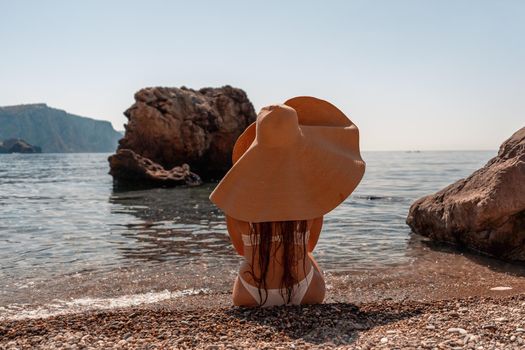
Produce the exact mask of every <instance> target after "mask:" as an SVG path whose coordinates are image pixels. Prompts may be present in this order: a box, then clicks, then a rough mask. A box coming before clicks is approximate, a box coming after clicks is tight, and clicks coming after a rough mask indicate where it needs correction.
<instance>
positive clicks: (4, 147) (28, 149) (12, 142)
mask: <svg viewBox="0 0 525 350" xmlns="http://www.w3.org/2000/svg"><path fill="white" fill-rule="evenodd" d="M0 153H42V148H40V147H39V146H34V145H30V144H29V143H28V142H26V141H24V140H22V139H7V140H5V141H0Z"/></svg>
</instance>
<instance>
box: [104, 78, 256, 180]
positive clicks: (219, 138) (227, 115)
mask: <svg viewBox="0 0 525 350" xmlns="http://www.w3.org/2000/svg"><path fill="white" fill-rule="evenodd" d="M124 114H125V115H126V117H127V118H128V123H127V124H126V125H124V128H125V135H124V137H123V138H122V139H120V140H119V146H118V148H117V152H116V154H114V155H112V156H110V157H108V161H109V164H110V168H111V170H110V172H109V173H110V174H111V175H112V176H113V177H114V179H117V180H119V179H121V180H132V181H139V182H140V180H141V179H145V180H148V181H153V182H155V181H158V182H159V184H162V183H166V178H169V176H168V175H167V173H166V171H168V170H165V169H174V168H176V167H181V166H182V165H183V164H186V165H185V169H186V168H187V170H188V171H189V169H191V172H190V173H191V174H192V175H191V178H192V179H193V178H199V177H200V178H203V179H204V180H214V179H219V178H221V177H222V176H223V175H224V174H225V173H226V172H227V171H228V170H229V169H230V167H231V165H232V163H231V153H232V150H233V145H234V144H235V141H236V139H237V137H238V136H239V135H240V134H241V133H242V132H243V131H244V129H246V127H247V126H248V125H250V124H251V123H252V122H254V121H255V118H256V114H255V110H254V108H253V106H252V104H251V103H250V101H249V100H248V97H247V96H246V93H245V92H244V91H242V90H241V89H236V88H233V87H231V86H224V87H221V88H203V89H200V90H193V89H188V88H186V87H181V88H165V87H153V88H145V89H142V90H140V91H138V92H137V93H136V94H135V103H134V104H133V105H132V106H131V107H130V108H129V109H128V110H126V111H125V112H124ZM153 164H154V165H153ZM152 167H153V168H155V169H157V170H155V171H152V170H151V169H153V168H152ZM188 167H189V168H188ZM169 171H171V170H169ZM177 171H178V170H177ZM175 177H178V175H177V176H175ZM191 181H192V182H193V180H191ZM199 181H200V180H199Z"/></svg>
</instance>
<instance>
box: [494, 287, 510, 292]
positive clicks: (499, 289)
mask: <svg viewBox="0 0 525 350" xmlns="http://www.w3.org/2000/svg"><path fill="white" fill-rule="evenodd" d="M511 289H512V287H504V286H500V287H492V288H490V290H497V291H502V290H511Z"/></svg>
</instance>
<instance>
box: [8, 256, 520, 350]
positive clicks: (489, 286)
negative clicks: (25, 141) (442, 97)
mask: <svg viewBox="0 0 525 350" xmlns="http://www.w3.org/2000/svg"><path fill="white" fill-rule="evenodd" d="M430 254H434V255H435V256H434V258H436V259H437V258H438V257H441V259H443V260H449V261H452V262H453V263H454V264H458V265H457V267H456V268H455V269H452V268H450V269H447V268H445V267H444V266H445V265H444V264H445V263H444V262H441V261H435V260H434V261H431V260H425V261H420V262H418V263H417V264H415V265H413V266H410V267H408V268H407V267H406V266H401V267H393V268H385V269H378V270H375V271H366V272H361V273H355V274H351V275H349V274H334V273H330V272H327V273H325V275H326V280H327V287H328V291H327V298H326V300H325V303H324V304H321V305H304V306H285V307H273V308H262V309H249V308H239V307H234V306H232V305H231V294H230V286H231V285H230V283H231V282H232V281H233V277H234V273H233V271H231V272H230V273H229V274H227V276H228V277H227V278H226V279H225V280H224V281H221V282H217V278H215V282H213V280H214V279H213V276H217V275H218V272H219V271H215V270H208V271H206V273H204V270H202V268H200V269H201V270H200V271H193V273H194V275H193V278H191V275H190V274H187V275H185V274H184V272H183V271H157V272H156V273H157V276H156V277H155V278H153V279H151V281H149V280H148V278H147V276H151V275H152V271H148V270H144V271H142V272H137V271H128V272H127V273H124V272H122V271H119V272H118V276H120V278H110V277H111V276H104V278H101V279H99V280H93V279H92V278H86V280H85V281H82V280H80V281H77V282H76V285H77V288H75V289H70V290H68V289H67V288H66V287H65V285H66V284H71V281H67V280H66V281H63V282H60V283H58V282H57V284H54V285H53V284H49V283H48V284H46V285H45V286H38V285H35V286H34V287H33V291H32V294H33V295H36V299H38V300H45V299H46V296H45V292H46V291H47V292H49V289H50V288H51V289H55V293H54V294H55V295H56V294H57V293H58V294H60V293H65V292H64V291H68V292H67V293H69V294H68V296H69V297H70V299H71V300H77V301H78V300H79V299H75V298H77V297H78V296H80V295H85V294H92V295H94V296H95V295H99V296H100V295H105V297H107V299H104V300H107V303H106V305H102V304H101V303H100V300H103V299H97V300H99V302H98V304H96V305H94V307H90V308H87V307H86V308H77V309H72V308H70V309H67V308H66V309H61V310H60V312H55V313H51V312H48V313H42V312H41V311H42V310H43V309H44V307H43V306H40V307H36V308H35V310H36V311H39V312H33V313H29V312H26V313H25V314H24V313H22V312H21V311H18V312H17V311H16V310H11V313H5V312H4V313H3V314H2V315H3V316H2V317H0V349H35V348H37V349H38V348H40V349H480V350H481V349H523V348H525V277H523V276H524V274H523V271H522V270H521V268H517V267H516V268H514V269H512V270H511V269H507V270H506V271H504V270H503V269H502V265H483V264H482V263H480V261H478V260H472V259H471V258H472V256H469V255H463V254H455V255H454V254H444V253H440V255H437V254H436V253H430ZM432 264H434V265H437V266H439V268H433V267H432ZM496 264H497V263H496ZM195 272H198V273H195ZM201 272H203V273H201ZM131 276H134V277H131ZM159 276H160V277H159ZM181 276H182V277H181ZM184 276H186V277H184ZM196 276H198V277H196ZM210 276H212V277H211V278H210ZM93 278H94V277H93ZM132 279H137V280H140V281H141V283H140V284H138V285H134V287H131V284H130V280H132ZM159 280H162V281H164V284H162V285H161V286H160V287H162V288H165V290H180V289H182V288H186V290H193V291H194V292H193V293H179V294H176V293H171V294H170V295H168V297H166V298H163V299H162V300H160V299H159V300H155V301H150V302H146V301H142V302H140V301H139V302H136V303H133V304H130V305H127V306H126V305H124V304H122V303H119V302H117V300H120V301H122V300H124V299H122V297H118V296H119V295H121V294H122V293H123V292H124V291H130V290H132V291H134V292H135V293H141V292H142V293H146V292H147V291H150V290H152V288H153V287H154V286H157V285H158V281H159ZM62 283H63V284H62ZM90 285H96V286H97V289H92V288H90ZM205 286H208V287H212V288H211V289H209V288H204V287H205ZM40 288H42V289H40ZM188 288H189V289H188ZM80 290H81V291H80ZM39 293H40V294H39ZM77 294H78V295H77ZM136 295H139V294H136ZM142 295H145V294H142ZM68 296H67V295H65V294H63V295H60V297H61V298H63V299H67V297H68ZM83 300H85V299H83ZM84 303H85V302H84ZM79 304H80V303H77V305H79ZM26 311H27V310H26Z"/></svg>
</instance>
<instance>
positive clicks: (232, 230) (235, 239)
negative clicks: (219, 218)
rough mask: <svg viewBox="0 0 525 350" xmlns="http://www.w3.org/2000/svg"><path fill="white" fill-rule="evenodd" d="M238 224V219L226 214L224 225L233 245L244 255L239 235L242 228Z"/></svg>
mask: <svg viewBox="0 0 525 350" xmlns="http://www.w3.org/2000/svg"><path fill="white" fill-rule="evenodd" d="M239 224H240V222H239V221H238V220H235V219H233V218H231V217H229V216H228V215H226V227H227V228H228V233H229V234H230V239H231V241H232V244H233V247H234V248H235V250H236V251H237V253H239V255H241V256H244V244H243V243H242V237H241V234H242V229H241V228H240V227H239Z"/></svg>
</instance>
